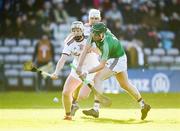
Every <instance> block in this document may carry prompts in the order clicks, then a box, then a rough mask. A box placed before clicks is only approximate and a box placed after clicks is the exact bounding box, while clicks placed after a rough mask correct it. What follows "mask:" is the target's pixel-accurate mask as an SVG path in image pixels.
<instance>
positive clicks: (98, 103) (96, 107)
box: [93, 100, 100, 111]
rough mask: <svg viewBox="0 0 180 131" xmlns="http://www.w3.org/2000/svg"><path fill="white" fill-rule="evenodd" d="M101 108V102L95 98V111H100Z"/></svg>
mask: <svg viewBox="0 0 180 131" xmlns="http://www.w3.org/2000/svg"><path fill="white" fill-rule="evenodd" d="M99 108H100V102H99V101H98V100H95V101H94V107H93V109H94V110H95V111H99Z"/></svg>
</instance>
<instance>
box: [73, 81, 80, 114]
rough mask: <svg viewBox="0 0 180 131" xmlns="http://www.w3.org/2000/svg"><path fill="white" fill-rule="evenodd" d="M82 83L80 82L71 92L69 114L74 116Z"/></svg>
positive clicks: (77, 107)
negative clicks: (71, 99) (71, 98)
mask: <svg viewBox="0 0 180 131" xmlns="http://www.w3.org/2000/svg"><path fill="white" fill-rule="evenodd" d="M82 86H83V83H81V84H80V85H79V86H78V87H77V88H76V90H75V91H74V92H73V101H72V106H71V115H72V116H74V115H75V113H76V111H77V110H78V109H79V105H78V100H79V92H80V89H81V88H82Z"/></svg>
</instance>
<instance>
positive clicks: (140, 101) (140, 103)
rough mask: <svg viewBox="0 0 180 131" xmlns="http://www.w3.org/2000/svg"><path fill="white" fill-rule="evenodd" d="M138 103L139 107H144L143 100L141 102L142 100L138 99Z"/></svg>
mask: <svg viewBox="0 0 180 131" xmlns="http://www.w3.org/2000/svg"><path fill="white" fill-rule="evenodd" d="M138 103H139V105H140V106H141V108H143V107H144V105H145V102H144V100H143V99H142V98H140V99H139V100H138Z"/></svg>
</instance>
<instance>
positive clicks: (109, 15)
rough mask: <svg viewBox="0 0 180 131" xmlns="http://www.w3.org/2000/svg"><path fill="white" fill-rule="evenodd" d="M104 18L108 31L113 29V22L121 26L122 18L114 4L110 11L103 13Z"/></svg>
mask: <svg viewBox="0 0 180 131" xmlns="http://www.w3.org/2000/svg"><path fill="white" fill-rule="evenodd" d="M105 18H106V20H107V23H108V25H107V26H108V27H109V28H110V29H112V28H113V25H114V24H115V21H120V22H121V24H122V23H123V18H122V15H121V12H120V11H119V10H118V9H117V6H116V3H112V9H110V10H109V11H107V12H106V13H105Z"/></svg>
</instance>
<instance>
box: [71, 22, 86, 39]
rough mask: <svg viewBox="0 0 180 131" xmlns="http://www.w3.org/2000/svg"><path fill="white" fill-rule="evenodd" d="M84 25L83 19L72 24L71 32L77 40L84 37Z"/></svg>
mask: <svg viewBox="0 0 180 131" xmlns="http://www.w3.org/2000/svg"><path fill="white" fill-rule="evenodd" d="M83 32H84V26H83V23H82V22H81V21H74V22H73V23H72V25H71V33H72V34H73V35H74V39H75V40H77V41H78V40H80V39H81V38H82V37H83Z"/></svg>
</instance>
